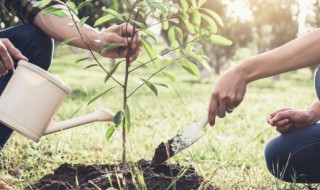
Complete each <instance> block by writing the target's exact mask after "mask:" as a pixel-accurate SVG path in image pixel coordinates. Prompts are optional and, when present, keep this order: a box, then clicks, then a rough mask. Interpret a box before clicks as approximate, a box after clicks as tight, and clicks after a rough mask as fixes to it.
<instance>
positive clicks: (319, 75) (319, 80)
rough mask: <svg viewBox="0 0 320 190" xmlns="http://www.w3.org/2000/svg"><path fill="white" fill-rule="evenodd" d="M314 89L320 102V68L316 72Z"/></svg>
mask: <svg viewBox="0 0 320 190" xmlns="http://www.w3.org/2000/svg"><path fill="white" fill-rule="evenodd" d="M314 87H315V90H316V94H317V97H318V99H319V100H320V69H319V67H318V69H317V70H316V72H315V75H314Z"/></svg>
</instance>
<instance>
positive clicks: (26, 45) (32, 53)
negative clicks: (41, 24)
mask: <svg viewBox="0 0 320 190" xmlns="http://www.w3.org/2000/svg"><path fill="white" fill-rule="evenodd" d="M21 27H22V28H21V30H19V32H21V33H20V34H19V35H14V36H12V38H13V39H11V40H12V42H14V45H15V46H17V47H20V48H19V49H20V51H21V52H22V54H24V55H25V56H26V57H27V58H28V59H29V61H30V62H31V63H33V64H35V65H37V66H39V67H41V68H43V69H45V70H48V68H49V66H50V64H51V60H52V52H53V40H52V39H51V38H50V37H49V36H48V35H46V34H45V33H44V32H43V31H41V30H40V29H39V28H38V27H36V26H34V25H22V26H21Z"/></svg>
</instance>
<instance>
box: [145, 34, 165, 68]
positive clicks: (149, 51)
mask: <svg viewBox="0 0 320 190" xmlns="http://www.w3.org/2000/svg"><path fill="white" fill-rule="evenodd" d="M141 43H142V46H143V48H144V49H145V50H146V51H147V54H148V56H149V58H150V60H153V61H152V63H153V65H154V66H155V67H157V68H158V67H159V66H160V65H161V63H160V61H159V60H158V59H157V57H158V55H157V51H156V50H155V49H154V48H153V46H152V45H151V44H150V42H149V41H148V40H147V39H145V38H144V37H142V36H141Z"/></svg>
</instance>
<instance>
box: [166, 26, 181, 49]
mask: <svg viewBox="0 0 320 190" xmlns="http://www.w3.org/2000/svg"><path fill="white" fill-rule="evenodd" d="M174 28H175V26H172V27H170V28H169V30H168V38H169V43H170V46H171V47H173V48H176V47H174V46H173V45H175V46H176V45H177V44H178V46H179V43H178V41H177V39H176V34H175V29H174Z"/></svg>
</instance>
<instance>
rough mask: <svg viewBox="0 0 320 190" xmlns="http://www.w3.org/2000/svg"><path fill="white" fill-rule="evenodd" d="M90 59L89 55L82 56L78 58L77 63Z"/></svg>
mask: <svg viewBox="0 0 320 190" xmlns="http://www.w3.org/2000/svg"><path fill="white" fill-rule="evenodd" d="M88 59H90V58H88V57H85V58H81V59H78V60H76V61H75V63H76V64H78V63H80V62H82V61H85V60H88Z"/></svg>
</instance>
